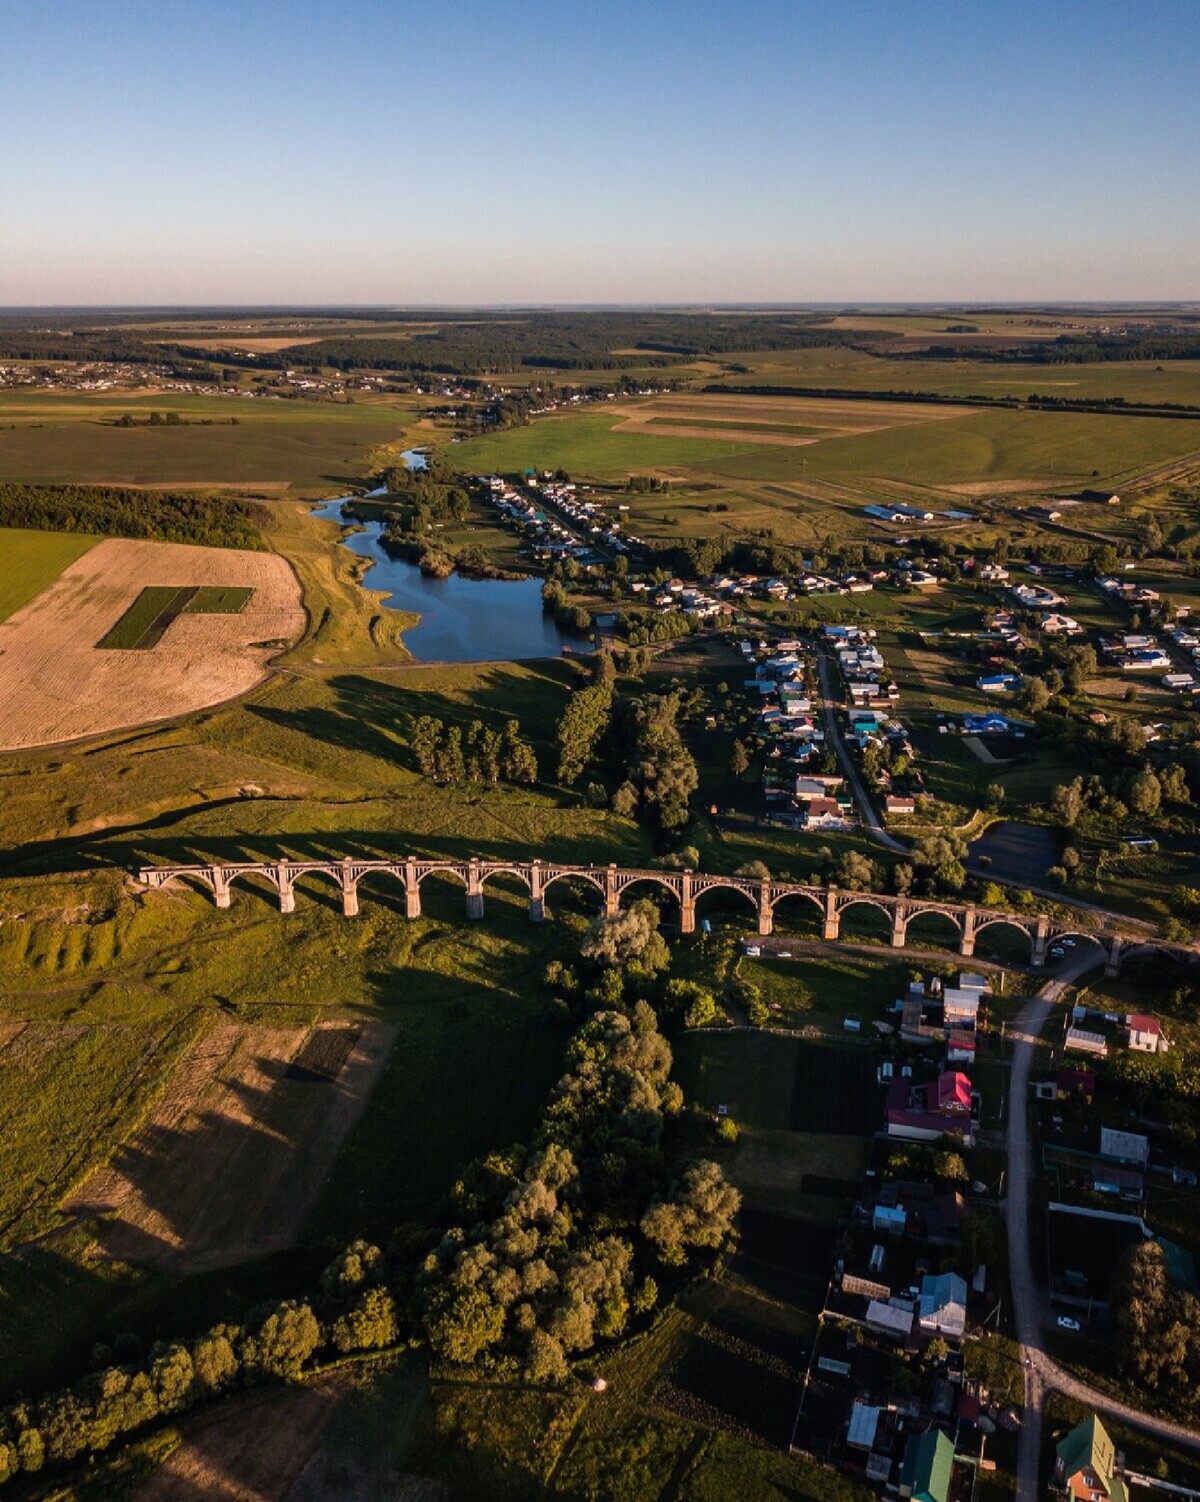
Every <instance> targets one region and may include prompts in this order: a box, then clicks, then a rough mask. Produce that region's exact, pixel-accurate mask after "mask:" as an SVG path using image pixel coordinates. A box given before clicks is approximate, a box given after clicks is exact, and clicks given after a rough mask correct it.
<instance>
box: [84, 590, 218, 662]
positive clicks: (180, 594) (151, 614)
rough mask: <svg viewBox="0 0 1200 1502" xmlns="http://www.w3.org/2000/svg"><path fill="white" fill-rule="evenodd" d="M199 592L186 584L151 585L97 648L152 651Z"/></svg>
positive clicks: (98, 643)
mask: <svg viewBox="0 0 1200 1502" xmlns="http://www.w3.org/2000/svg"><path fill="white" fill-rule="evenodd" d="M195 593H196V591H195V590H194V589H189V588H185V587H184V586H182V585H170V584H164V585H150V586H149V587H148V588H146V589H143V590H142V592H141V594H140V595H138V597H137V599H136V600H134V602H133V604H132V605H131V606H130V607H129V609H128V610H127V611H126V612H125V614H124V615H123V616H122V617H121V619H120V620H119V621H118V622H117V623H116V625H115V626H113V627H112V629H111V630H110V631H106V632H105V634H104V635H103V636H102V637H101V638H100V640H99V641H98V642H97V643H96V645H97V647H101V648H103V649H104V650H105V651H120V652H147V651H149V650H150V649H151V648H153V647H156V646H157V645H158V644H159V642H160V641H162V639H163V635H164V633H165V632H166V629H167V627H168V626H169V625H170V624H171V622H172V621H173V620H176V619H177V618H178V617H179V616H180V615H182V614H183V612H184V610H185V609H186V608H187V606H188V605H189V604H190V602H191V599H192V596H193V595H194V594H195Z"/></svg>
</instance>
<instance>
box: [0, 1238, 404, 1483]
mask: <svg viewBox="0 0 1200 1502" xmlns="http://www.w3.org/2000/svg"><path fill="white" fill-rule="evenodd" d="M386 1274H387V1267H386V1262H385V1259H384V1257H383V1254H382V1253H381V1252H380V1251H379V1249H378V1248H377V1247H371V1246H368V1245H366V1244H365V1243H362V1242H356V1243H355V1244H354V1245H353V1246H351V1247H349V1248H348V1249H347V1250H346V1251H345V1252H344V1253H343V1254H342V1255H341V1256H340V1257H339V1258H338V1259H337V1260H336V1261H335V1262H333V1263H332V1264H330V1266H329V1267H328V1268H327V1269H326V1270H325V1272H324V1274H323V1275H322V1278H321V1287H320V1291H319V1292H318V1293H317V1294H315V1295H314V1296H313V1298H312V1299H310V1300H291V1299H289V1300H285V1301H283V1302H281V1303H274V1304H264V1305H260V1306H258V1307H257V1308H255V1309H252V1310H250V1311H249V1313H247V1315H246V1316H245V1318H244V1320H243V1321H242V1322H241V1323H240V1324H222V1325H217V1326H215V1327H214V1328H212V1329H211V1330H207V1331H205V1333H204V1334H202V1335H198V1336H196V1337H195V1338H194V1339H192V1340H186V1341H160V1342H157V1343H156V1344H155V1345H153V1346H152V1347H151V1348H150V1350H149V1351H148V1352H147V1353H146V1354H145V1355H144V1357H141V1358H140V1359H139V1356H138V1352H137V1347H138V1342H137V1340H136V1338H135V1337H133V1336H128V1337H122V1339H121V1340H120V1341H119V1342H118V1346H119V1347H121V1348H122V1349H120V1350H118V1352H117V1354H118V1355H124V1356H125V1358H126V1359H125V1360H123V1361H114V1353H113V1351H110V1350H109V1349H108V1348H107V1347H103V1346H101V1347H97V1349H96V1352H95V1358H96V1365H97V1367H98V1370H96V1371H94V1372H92V1373H90V1374H89V1375H88V1376H86V1377H84V1378H82V1379H81V1380H80V1381H78V1382H76V1383H74V1384H73V1385H72V1386H70V1387H68V1388H65V1389H64V1390H62V1391H61V1392H55V1393H51V1394H48V1395H47V1396H45V1397H43V1398H41V1399H39V1400H36V1401H33V1402H27V1403H26V1402H22V1403H17V1404H14V1405H13V1406H12V1407H10V1408H7V1409H5V1410H3V1411H0V1482H3V1481H8V1480H11V1479H12V1478H13V1477H15V1476H17V1475H26V1476H29V1475H33V1474H35V1473H36V1472H38V1471H40V1470H42V1468H43V1467H45V1466H58V1465H63V1464H66V1463H68V1462H70V1461H74V1460H78V1459H80V1458H82V1457H85V1456H93V1455H97V1454H100V1453H101V1452H102V1451H104V1450H107V1449H108V1448H109V1446H111V1445H113V1444H114V1443H116V1442H117V1441H119V1440H121V1439H123V1438H124V1437H125V1436H127V1435H129V1434H132V1433H133V1432H135V1431H136V1430H138V1429H141V1428H142V1427H143V1426H144V1425H146V1424H149V1423H152V1422H154V1421H155V1420H157V1419H162V1418H167V1417H170V1416H172V1415H175V1414H180V1413H184V1412H185V1411H187V1410H188V1409H190V1408H194V1407H196V1406H198V1405H199V1404H201V1403H205V1402H208V1401H211V1400H212V1399H214V1398H218V1397H221V1396H222V1395H223V1394H225V1393H228V1392H232V1391H235V1390H237V1389H240V1388H247V1387H252V1386H255V1385H258V1384H260V1383H263V1382H270V1381H279V1380H294V1379H295V1378H296V1377H298V1376H299V1375H300V1373H301V1372H302V1371H303V1369H304V1368H305V1366H306V1365H307V1364H308V1363H309V1362H310V1361H311V1360H312V1359H313V1357H315V1356H319V1355H321V1354H322V1353H327V1354H328V1355H330V1356H332V1355H334V1354H338V1355H347V1354H350V1353H351V1352H355V1351H372V1350H379V1349H382V1348H384V1347H387V1346H393V1345H395V1344H396V1343H397V1342H398V1340H399V1339H400V1315H399V1311H398V1307H397V1302H396V1298H395V1295H394V1294H393V1292H392V1291H391V1290H390V1289H389V1288H388V1287H387V1286H386V1284H385V1278H386Z"/></svg>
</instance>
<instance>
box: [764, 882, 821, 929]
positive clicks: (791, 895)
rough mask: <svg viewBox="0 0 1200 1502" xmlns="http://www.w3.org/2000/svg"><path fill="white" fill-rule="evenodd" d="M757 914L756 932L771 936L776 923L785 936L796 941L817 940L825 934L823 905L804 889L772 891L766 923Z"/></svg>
mask: <svg viewBox="0 0 1200 1502" xmlns="http://www.w3.org/2000/svg"><path fill="white" fill-rule="evenodd" d="M762 917H763V915H762V914H761V913H760V914H759V920H760V921H759V932H760V933H771V932H773V931H774V930H775V925H776V923H782V925H783V931H784V933H788V934H795V935H796V936H797V937H799V938H806V939H820V938H823V937H824V934H825V902H824V899H823V897H821V896H818V895H817V893H815V892H807V891H805V890H804V888H803V887H785V888H784V889H783V890H782V891H775V892H774V893H773V894H772V895H771V896H770V898H769V907H768V909H767V913H766V918H767V921H766V922H765V923H764V922H763V921H762Z"/></svg>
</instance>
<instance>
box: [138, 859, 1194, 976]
mask: <svg viewBox="0 0 1200 1502" xmlns="http://www.w3.org/2000/svg"><path fill="white" fill-rule="evenodd" d="M137 874H138V879H139V880H140V881H141V882H143V883H144V884H145V885H146V886H148V887H153V888H157V887H162V886H165V885H166V884H167V883H168V882H171V881H176V880H178V879H180V878H183V879H188V880H191V881H194V882H198V883H199V884H200V885H201V886H203V887H205V888H207V889H208V890H209V891H211V892H212V894H213V898H214V900H215V901H216V904H217V906H218V907H220V908H227V907H228V906H229V903H230V887H231V886H232V884H233V883H234V882H236V881H238V880H240V879H243V878H246V877H259V878H262V879H265V880H266V881H267V882H269V883H270V884H271V885H272V886H273V887H274V888H275V889H276V891H277V893H278V895H279V908H280V911H281V912H284V913H290V912H292V911H294V909H295V906H296V882H297V881H298V880H299V879H300V878H301V877H304V876H320V877H324V878H326V879H327V880H329V881H332V882H333V884H334V885H335V886H336V887H338V888H339V889H340V891H341V894H342V911H343V912H344V913H345V914H346V916H347V917H353V916H354V915H355V914H356V913H357V912H358V889H359V886H360V884H361V883H362V882H363V881H364V880H366V879H368V878H371V879H372V880H379V879H381V878H382V879H388V880H392V881H397V882H399V883H400V884H401V885H402V886H403V888H404V899H405V912H406V915H407V916H408V917H409V918H419V917H420V915H421V883H422V882H423V881H425V880H426V879H427V878H428V877H431V876H442V877H449V878H450V879H451V880H453V881H458V882H461V883H462V886H463V888H464V890H465V895H466V911H467V917H468V918H482V917H483V913H484V891H485V888H486V885H487V883H488V882H489V881H491V880H493V879H494V878H496V877H500V876H508V877H515V878H516V879H517V881H519V882H521V883H523V884H524V886H525V887H526V888H527V889H528V892H529V916H530V918H531V919H533V920H534V921H535V922H540V921H541V919H543V918H544V917H545V914H546V893H547V891H548V890H549V888H550V887H552V886H553V885H554V884H555V883H556V882H560V881H568V880H574V881H577V882H582V883H584V884H587V885H590V886H592V887H594V888H595V889H596V892H597V894H598V896H599V897H600V898H601V899H602V900H603V910H604V912H605V913H608V914H613V913H617V912H619V911H620V907H621V901H622V898H623V897H624V896H625V894H626V893H627V892H628V891H629V889H630V888H631V887H634V886H637V885H639V884H648V885H652V886H656V887H658V888H659V889H661V890H663V891H666V892H667V893H669V894H670V896H671V897H672V898H673V899H674V900H675V902H676V903H677V904H678V908H679V926H680V930H681V932H683V933H685V934H689V933H693V932H694V931H695V927H696V901H697V899H698V898H699V897H701V896H703V895H704V893H706V892H711V891H714V890H724V891H729V892H733V893H736V894H737V895H739V896H741V897H743V898H744V899H745V900H746V901H747V902H748V903H749V905H750V906H751V907H752V908H753V909H754V912H755V914H756V916H757V920H758V932H759V933H760V934H762V935H767V934H770V932H771V930H772V928H773V926H774V921H775V910H776V908H777V907H778V905H779V904H780V903H781V902H785V901H789V900H793V899H795V900H798V901H800V902H801V903H806V902H807V903H813V904H814V905H815V906H816V908H817V910H818V915H819V917H820V920H821V924H822V928H821V932H822V935H823V937H824V938H825V939H827V940H836V939H838V938H840V936H841V924H842V918H843V916H844V915H845V914H846V912H848V911H849V910H850V909H851V908H854V907H859V906H863V905H866V906H870V907H874V908H877V909H878V910H879V911H881V912H882V913H883V914H884V915H885V916H886V918H887V920H888V922H889V923H890V925H891V941H892V947H893V948H895V949H903V948H904V947H905V946H906V945H907V942H908V925H909V924H910V923H911V922H912V921H913V920H914V919H915V918H919V917H921V916H923V915H925V914H936V915H939V916H940V917H941V918H943V919H944V920H946V922H948V923H949V924H950V925H951V926H952V927H953V928H954V929H955V930H956V931H957V935H958V952H959V954H961V955H962V956H963V957H964V958H969V957H970V956H971V955H973V954H974V953H975V944H976V941H977V939H978V938H979V936H980V934H982V933H984V932H986V930H988V929H989V928H993V927H998V926H1006V927H1008V928H1011V929H1017V930H1019V931H1020V932H1021V933H1023V934H1025V935H1026V937H1027V938H1028V940H1029V945H1030V960H1031V963H1032V964H1033V965H1034V966H1035V967H1040V966H1042V965H1044V964H1045V963H1046V955H1047V951H1048V950H1049V948H1050V946H1051V945H1052V944H1053V943H1054V942H1055V941H1056V940H1058V939H1063V938H1068V937H1079V938H1083V939H1087V940H1091V941H1092V942H1094V943H1096V944H1098V945H1099V946H1100V947H1101V949H1102V950H1103V951H1104V955H1105V965H1106V970H1107V973H1109V974H1111V975H1115V974H1116V973H1117V971H1118V969H1119V967H1120V963H1121V956H1122V953H1123V952H1124V953H1130V952H1132V951H1133V950H1134V949H1142V948H1145V947H1146V946H1147V944H1151V945H1153V947H1157V948H1160V949H1165V950H1170V951H1172V952H1175V953H1177V954H1178V955H1179V956H1180V957H1185V958H1188V959H1194V958H1196V955H1195V953H1194V952H1193V951H1191V950H1189V949H1186V948H1183V947H1181V946H1177V945H1168V944H1165V943H1162V942H1161V941H1156V940H1152V939H1148V937H1147V935H1146V933H1145V932H1138V931H1136V930H1135V929H1134V928H1133V927H1132V925H1131V926H1130V927H1129V929H1127V930H1122V929H1120V928H1118V927H1117V926H1116V925H1114V924H1113V923H1112V922H1111V920H1107V919H1103V918H1102V919H1101V920H1100V922H1099V925H1098V926H1088V925H1085V924H1079V923H1071V922H1064V921H1061V920H1059V919H1057V918H1051V917H1050V916H1049V915H1047V914H1045V913H1012V912H1001V911H999V910H997V909H994V908H985V907H978V906H976V905H975V904H973V903H969V902H966V903H957V902H935V901H930V900H928V899H926V898H923V897H892V896H885V895H884V894H882V893H878V892H859V891H852V890H849V889H842V888H839V887H836V886H829V887H818V886H807V885H804V884H803V883H798V882H787V881H774V880H771V879H769V878H759V877H745V876H718V875H708V874H705V873H702V872H698V871H686V870H685V871H671V870H638V869H630V868H627V867H623V866H571V865H557V864H555V863H554V862H551V861H540V860H531V861H481V860H466V861H439V860H419V859H417V858H416V857H415V856H408V857H407V858H406V859H404V860H399V861H377V860H355V859H353V858H352V857H349V856H347V857H346V858H345V859H344V860H340V861H289V860H282V861H245V862H234V863H228V864H220V865H217V864H214V865H189V866H143V867H141V868H140V870H139V871H138V873H137ZM1081 916H1082V915H1081Z"/></svg>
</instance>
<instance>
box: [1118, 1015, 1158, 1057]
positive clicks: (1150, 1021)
mask: <svg viewBox="0 0 1200 1502" xmlns="http://www.w3.org/2000/svg"><path fill="white" fill-rule="evenodd" d="M1125 1023H1126V1027H1127V1030H1128V1043H1129V1047H1130V1048H1134V1049H1137V1051H1138V1052H1139V1053H1166V1051H1167V1047H1168V1045H1167V1040H1166V1039H1165V1038H1164V1037H1163V1031H1162V1024H1161V1023H1160V1022H1159V1020H1158V1018H1157V1017H1151V1016H1149V1015H1148V1014H1146V1013H1144V1012H1135V1013H1133V1014H1131V1015H1130V1016H1129V1017H1127V1018H1126V1019H1125Z"/></svg>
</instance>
